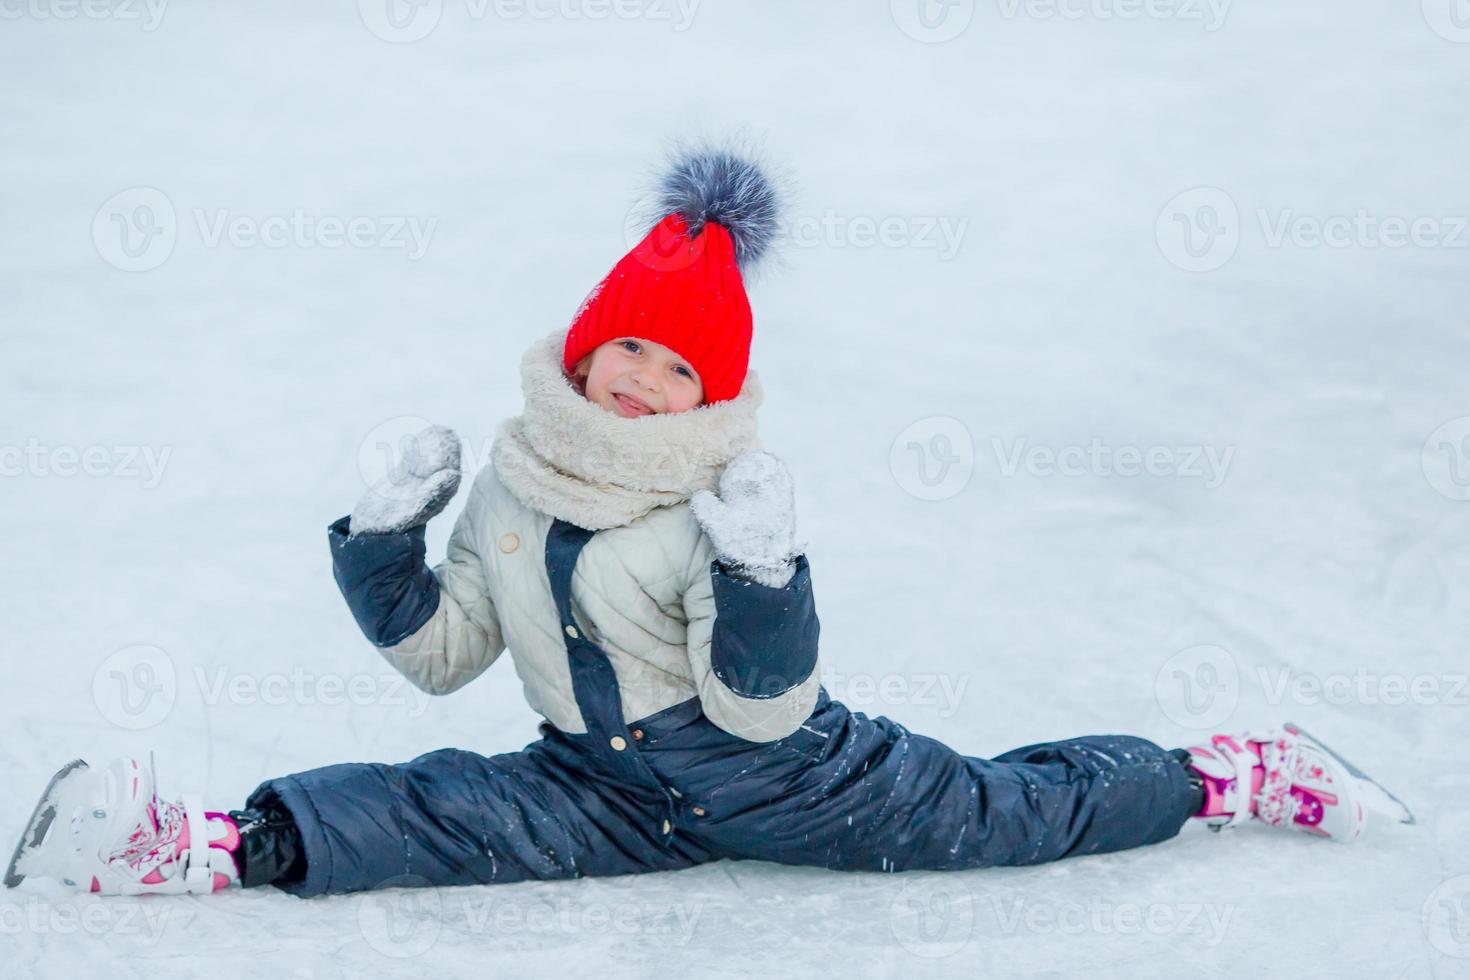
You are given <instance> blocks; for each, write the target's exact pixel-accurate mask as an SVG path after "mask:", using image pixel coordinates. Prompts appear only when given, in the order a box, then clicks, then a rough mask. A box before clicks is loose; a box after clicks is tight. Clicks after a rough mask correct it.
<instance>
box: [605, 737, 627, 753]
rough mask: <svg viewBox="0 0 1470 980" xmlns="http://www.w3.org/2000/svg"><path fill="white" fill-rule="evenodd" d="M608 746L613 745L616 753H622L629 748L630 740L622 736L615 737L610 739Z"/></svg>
mask: <svg viewBox="0 0 1470 980" xmlns="http://www.w3.org/2000/svg"><path fill="white" fill-rule="evenodd" d="M607 744H609V745H611V746H612V747H613V750H614V751H617V752H621V751H623V750H624V749H626V748H627V747H628V740H627V739H626V738H623V736H621V735H614V736H613V737H612V738H610V739H608V743H607Z"/></svg>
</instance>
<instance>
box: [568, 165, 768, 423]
mask: <svg viewBox="0 0 1470 980" xmlns="http://www.w3.org/2000/svg"><path fill="white" fill-rule="evenodd" d="M658 203H659V213H660V215H661V217H660V220H659V221H658V222H657V223H656V224H655V225H654V226H653V228H652V229H651V230H650V231H649V232H648V234H647V235H645V236H644V238H643V240H642V241H640V242H639V243H638V244H637V245H635V246H633V248H632V250H631V251H629V252H628V254H627V255H625V256H623V258H622V259H621V260H620V261H619V262H618V264H617V265H615V266H613V268H612V271H611V272H609V273H608V274H607V275H606V276H605V277H604V278H603V280H602V281H601V282H599V283H598V284H597V285H596V286H595V287H593V289H592V292H591V293H589V294H588V296H587V298H586V299H585V300H583V302H582V306H581V307H580V308H579V309H578V310H577V313H576V315H575V316H574V317H573V318H572V325H571V327H570V329H568V330H567V340H566V346H565V348H564V350H563V352H562V366H563V367H564V368H565V369H566V371H567V372H568V373H570V372H571V371H572V370H573V369H574V368H575V367H576V365H577V362H578V361H580V360H581V359H582V358H583V357H585V356H586V355H587V354H589V353H591V352H592V351H593V350H595V349H596V348H597V347H598V346H600V345H602V344H604V343H606V342H607V341H609V340H612V339H613V338H615V337H639V338H642V339H643V340H651V341H653V342H654V343H657V344H662V345H664V346H665V347H668V348H669V349H670V350H673V351H676V352H677V353H678V354H679V356H680V357H683V358H684V359H686V360H687V361H688V362H689V363H690V365H691V366H692V367H693V368H694V370H695V371H696V372H698V374H699V379H700V381H701V382H703V384H704V403H705V404H710V403H713V402H719V401H725V400H726V399H730V398H734V397H735V396H736V395H738V394H739V393H740V389H741V386H742V385H744V383H745V371H746V368H747V367H748V365H749V363H750V339H751V328H752V319H751V313H750V301H749V299H747V298H746V295H745V281H744V278H743V272H744V270H746V269H748V268H749V267H750V266H751V265H753V264H754V262H755V261H756V260H757V259H758V258H759V257H760V255H761V254H762V253H763V252H764V251H765V250H766V247H767V246H768V245H769V244H770V241H771V239H772V238H774V237H775V228H776V220H777V214H778V209H779V205H778V202H777V199H776V194H775V191H774V190H773V188H772V187H771V184H770V182H769V181H767V180H766V178H765V175H764V174H762V173H761V172H760V170H758V169H757V168H756V167H755V166H754V165H753V164H751V163H750V162H748V161H746V160H743V159H740V158H739V157H737V156H735V155H733V154H732V153H730V152H728V151H724V150H699V151H694V152H686V153H682V154H680V155H679V156H678V157H677V158H676V159H675V160H674V163H673V166H672V168H671V169H670V171H669V173H668V174H667V175H666V176H665V177H664V178H663V180H662V182H661V186H660V193H659V202H658Z"/></svg>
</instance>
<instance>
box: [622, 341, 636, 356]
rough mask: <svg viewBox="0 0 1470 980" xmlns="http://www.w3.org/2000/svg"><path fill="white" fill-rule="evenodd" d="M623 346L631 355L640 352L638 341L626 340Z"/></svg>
mask: <svg viewBox="0 0 1470 980" xmlns="http://www.w3.org/2000/svg"><path fill="white" fill-rule="evenodd" d="M622 344H623V347H624V348H625V349H626V350H628V351H630V352H631V353H634V354H636V353H638V351H639V347H638V341H636V340H625V341H623V342H622Z"/></svg>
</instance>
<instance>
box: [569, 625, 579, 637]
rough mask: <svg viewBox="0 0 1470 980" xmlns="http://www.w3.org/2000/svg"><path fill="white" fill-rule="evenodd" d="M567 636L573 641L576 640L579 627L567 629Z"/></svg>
mask: <svg viewBox="0 0 1470 980" xmlns="http://www.w3.org/2000/svg"><path fill="white" fill-rule="evenodd" d="M567 636H570V637H571V638H572V639H574V640H575V639H576V638H577V627H575V626H568V627H567Z"/></svg>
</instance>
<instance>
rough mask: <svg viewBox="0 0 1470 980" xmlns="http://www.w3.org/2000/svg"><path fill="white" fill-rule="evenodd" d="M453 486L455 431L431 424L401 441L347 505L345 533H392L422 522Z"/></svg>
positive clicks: (446, 498) (455, 478)
mask: <svg viewBox="0 0 1470 980" xmlns="http://www.w3.org/2000/svg"><path fill="white" fill-rule="evenodd" d="M458 489H459V436H457V435H455V434H454V430H453V429H448V428H445V427H444V426H442V425H431V426H429V427H428V428H426V429H421V430H420V431H419V432H418V434H417V435H415V436H414V437H413V438H412V439H411V440H408V442H407V443H406V444H405V445H404V446H403V455H402V456H401V457H400V458H399V460H398V461H397V462H396V463H395V464H394V465H393V467H392V468H391V469H390V470H389V471H388V472H387V474H386V475H384V476H383V477H382V478H381V479H379V480H378V482H376V483H374V484H373V485H372V486H371V487H370V488H369V489H368V491H367V492H366V493H364V494H363V495H362V497H361V498H360V499H359V500H358V501H357V506H356V507H354V508H352V518H351V520H350V522H349V524H348V533H349V534H350V535H354V536H355V535H358V534H394V533H398V532H401V531H407V530H409V529H411V528H415V527H418V526H419V525H420V524H427V523H428V522H429V520H430V519H431V518H433V517H434V516H435V515H437V514H438V513H439V512H440V511H442V510H443V509H444V508H445V507H447V506H448V505H449V501H450V500H451V499H452V498H453V497H454V494H455V491H457V490H458Z"/></svg>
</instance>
